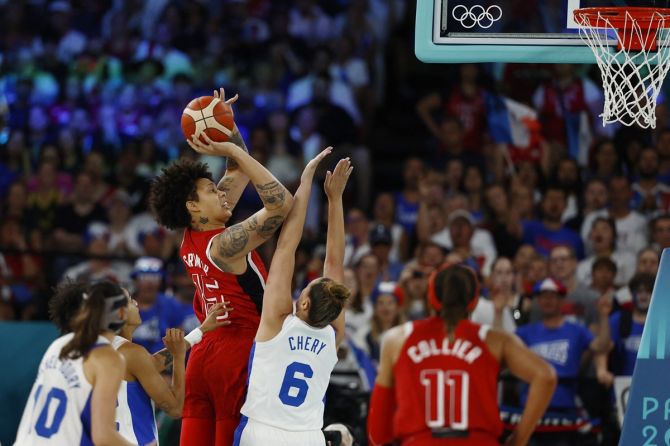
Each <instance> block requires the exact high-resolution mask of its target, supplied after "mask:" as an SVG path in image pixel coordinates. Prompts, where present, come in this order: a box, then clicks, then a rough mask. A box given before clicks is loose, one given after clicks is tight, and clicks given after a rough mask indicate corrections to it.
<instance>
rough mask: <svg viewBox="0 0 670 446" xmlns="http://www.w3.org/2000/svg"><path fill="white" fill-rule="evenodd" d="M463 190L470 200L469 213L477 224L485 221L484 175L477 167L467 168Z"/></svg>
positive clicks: (462, 185)
mask: <svg viewBox="0 0 670 446" xmlns="http://www.w3.org/2000/svg"><path fill="white" fill-rule="evenodd" d="M461 190H462V191H463V193H464V194H465V195H466V197H467V199H468V204H469V205H470V207H469V209H468V210H469V211H470V213H471V214H472V217H473V218H474V219H475V222H476V223H477V224H480V223H481V222H482V220H483V207H484V174H483V172H482V170H481V169H480V168H479V167H477V166H468V167H466V168H465V174H464V175H463V181H462V184H461Z"/></svg>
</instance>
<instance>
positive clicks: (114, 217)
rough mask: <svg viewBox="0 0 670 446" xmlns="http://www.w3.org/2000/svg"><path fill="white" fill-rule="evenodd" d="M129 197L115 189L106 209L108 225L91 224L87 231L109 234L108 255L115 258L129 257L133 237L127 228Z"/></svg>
mask: <svg viewBox="0 0 670 446" xmlns="http://www.w3.org/2000/svg"><path fill="white" fill-rule="evenodd" d="M130 205H131V200H130V196H129V195H128V194H127V193H126V192H125V191H124V190H122V189H117V190H116V192H115V193H114V194H113V195H112V196H111V197H110V199H109V203H108V207H107V220H108V221H109V225H107V224H105V223H102V222H93V223H91V226H89V231H93V232H95V231H106V232H107V233H108V234H109V253H110V254H111V255H115V256H126V255H131V254H132V253H131V251H130V248H129V247H130V246H131V244H132V242H131V238H132V237H133V236H134V233H133V232H132V230H131V228H130V227H129V226H128V222H129V221H130V217H131V215H132V214H131V211H130Z"/></svg>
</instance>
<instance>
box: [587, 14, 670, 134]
mask: <svg viewBox="0 0 670 446" xmlns="http://www.w3.org/2000/svg"><path fill="white" fill-rule="evenodd" d="M575 19H576V21H577V23H579V24H580V25H581V27H580V28H579V33H580V35H581V37H582V40H584V42H585V43H586V44H588V45H589V46H590V47H591V49H592V50H593V54H594V55H595V56H596V60H597V62H598V67H599V68H600V73H601V76H602V80H603V89H604V90H605V106H604V109H603V113H602V114H601V115H600V116H602V118H603V126H605V125H606V124H610V123H614V122H617V121H618V122H620V123H622V124H623V125H627V126H632V125H639V126H640V127H643V128H648V127H651V128H656V100H657V99H658V95H659V93H660V92H661V85H662V84H663V79H665V75H666V74H667V73H668V69H670V64H668V62H669V61H670V51H668V47H669V46H670V40H669V39H668V38H667V37H668V36H667V35H666V33H665V32H664V29H665V28H666V19H667V20H668V25H667V26H670V15H668V14H664V13H660V12H654V13H653V14H652V15H651V19H650V20H648V19H645V25H646V22H650V25H651V26H649V27H648V28H645V27H643V26H641V25H640V24H639V23H638V21H637V20H636V19H635V17H633V16H631V15H630V13H628V12H625V16H624V20H625V24H624V26H623V27H622V28H621V29H618V28H617V27H616V26H613V25H612V23H611V22H610V19H609V18H608V17H607V16H605V15H602V14H600V13H598V14H597V17H593V16H591V15H588V14H580V12H579V11H575ZM619 26H620V25H619ZM603 29H606V30H608V31H609V34H610V35H611V34H612V31H613V32H614V33H616V38H617V40H618V42H624V45H622V48H621V49H617V48H613V47H612V46H609V45H608V44H607V41H608V40H610V39H611V37H610V36H608V35H607V34H606V33H605V32H603ZM659 35H660V37H661V38H660V39H659ZM631 39H639V40H638V41H642V42H647V41H649V40H648V39H654V40H657V41H658V48H657V51H650V50H645V49H643V50H642V51H634V50H627V49H626V48H625V46H626V43H627V42H630V41H631Z"/></svg>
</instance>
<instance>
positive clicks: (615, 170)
mask: <svg viewBox="0 0 670 446" xmlns="http://www.w3.org/2000/svg"><path fill="white" fill-rule="evenodd" d="M589 156H590V158H591V160H590V163H589V164H590V165H589V168H590V169H589V170H590V176H591V178H598V179H600V180H602V181H605V182H607V183H609V182H610V180H611V179H612V178H614V177H615V176H617V175H621V174H622V173H623V170H622V166H621V164H622V163H621V157H620V156H619V152H618V151H617V148H616V146H615V145H614V141H612V140H611V139H608V138H604V139H600V140H598V141H596V142H595V143H594V144H593V146H592V148H591V150H590V153H589Z"/></svg>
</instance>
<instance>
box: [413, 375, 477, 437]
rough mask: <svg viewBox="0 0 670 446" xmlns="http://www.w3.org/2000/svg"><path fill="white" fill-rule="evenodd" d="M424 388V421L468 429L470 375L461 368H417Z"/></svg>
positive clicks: (435, 425) (432, 425)
mask: <svg viewBox="0 0 670 446" xmlns="http://www.w3.org/2000/svg"><path fill="white" fill-rule="evenodd" d="M420 379H421V385H422V386H423V387H424V388H425V390H426V425H427V426H428V427H430V428H432V429H434V428H443V427H446V428H449V429H454V430H467V429H468V394H469V390H470V375H468V372H465V371H463V370H438V369H428V370H422V371H421V376H420Z"/></svg>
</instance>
